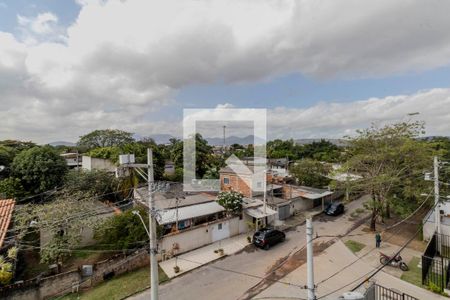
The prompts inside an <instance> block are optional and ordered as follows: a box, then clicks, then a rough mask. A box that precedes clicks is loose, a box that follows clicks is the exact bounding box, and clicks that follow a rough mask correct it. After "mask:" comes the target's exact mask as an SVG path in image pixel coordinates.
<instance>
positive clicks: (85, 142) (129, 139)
mask: <svg viewBox="0 0 450 300" xmlns="http://www.w3.org/2000/svg"><path fill="white" fill-rule="evenodd" d="M134 141H135V140H134V138H133V133H130V132H126V131H123V130H118V129H103V130H94V131H92V132H90V133H88V134H86V135H83V136H81V137H80V140H79V141H78V146H81V147H85V148H87V149H93V148H101V147H120V146H123V145H125V144H130V143H133V142H134Z"/></svg>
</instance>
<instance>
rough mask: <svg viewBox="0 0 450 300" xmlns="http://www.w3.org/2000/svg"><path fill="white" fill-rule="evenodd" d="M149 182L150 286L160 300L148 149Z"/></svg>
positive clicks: (151, 175)
mask: <svg viewBox="0 0 450 300" xmlns="http://www.w3.org/2000/svg"><path fill="white" fill-rule="evenodd" d="M147 169H148V174H147V181H148V210H149V212H148V218H149V222H150V225H149V226H150V284H151V287H150V289H151V300H158V284H159V278H158V261H157V260H156V252H157V250H156V246H157V241H156V220H155V216H154V213H155V207H154V204H155V203H154V199H153V180H154V178H153V152H152V149H150V148H148V149H147Z"/></svg>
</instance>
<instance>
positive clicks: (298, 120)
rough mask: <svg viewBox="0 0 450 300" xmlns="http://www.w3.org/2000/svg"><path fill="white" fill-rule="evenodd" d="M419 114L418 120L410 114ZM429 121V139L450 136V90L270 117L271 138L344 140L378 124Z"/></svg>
mask: <svg viewBox="0 0 450 300" xmlns="http://www.w3.org/2000/svg"><path fill="white" fill-rule="evenodd" d="M415 112H419V113H420V114H419V115H417V116H408V114H409V113H415ZM408 120H421V121H425V123H426V124H425V125H426V131H427V135H444V136H448V135H449V132H450V126H449V124H450V89H432V90H428V91H420V92H417V93H415V94H412V95H398V96H389V97H385V98H372V99H367V100H362V101H354V102H348V103H320V104H317V105H315V106H312V107H310V108H307V109H292V108H285V107H280V108H277V109H274V110H271V111H270V112H269V113H268V126H269V130H268V131H269V135H270V137H271V138H289V137H301V138H317V137H328V138H342V137H343V136H344V135H352V134H354V133H355V130H356V129H361V128H367V127H369V126H370V125H371V123H374V124H375V125H379V126H380V125H383V124H385V123H393V122H399V121H408Z"/></svg>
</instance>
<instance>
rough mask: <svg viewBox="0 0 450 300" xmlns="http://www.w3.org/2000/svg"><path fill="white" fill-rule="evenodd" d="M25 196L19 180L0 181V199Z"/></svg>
mask: <svg viewBox="0 0 450 300" xmlns="http://www.w3.org/2000/svg"><path fill="white" fill-rule="evenodd" d="M24 196H26V192H25V189H24V188H23V186H22V183H21V182H20V179H18V178H13V177H8V178H6V179H3V180H0V198H2V197H3V198H7V199H8V198H20V197H24Z"/></svg>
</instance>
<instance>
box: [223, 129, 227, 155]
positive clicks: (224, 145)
mask: <svg viewBox="0 0 450 300" xmlns="http://www.w3.org/2000/svg"><path fill="white" fill-rule="evenodd" d="M226 128H227V126H225V125H223V149H222V151H223V153H224V154H225V147H226V144H225V129H226Z"/></svg>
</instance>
